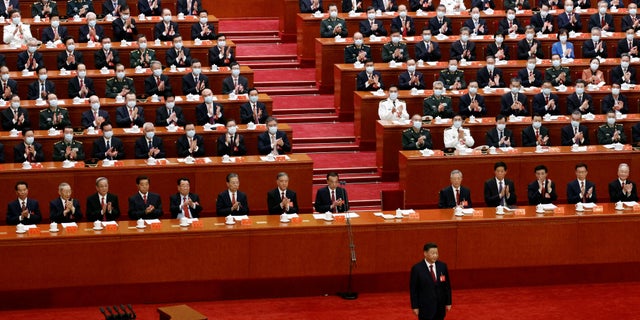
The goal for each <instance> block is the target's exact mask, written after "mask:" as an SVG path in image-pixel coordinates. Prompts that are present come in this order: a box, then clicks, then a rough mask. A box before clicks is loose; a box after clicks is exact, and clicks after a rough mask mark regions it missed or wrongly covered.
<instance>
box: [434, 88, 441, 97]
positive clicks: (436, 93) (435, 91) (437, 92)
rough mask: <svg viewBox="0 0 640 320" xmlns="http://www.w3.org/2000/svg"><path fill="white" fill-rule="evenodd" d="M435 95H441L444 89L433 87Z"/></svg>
mask: <svg viewBox="0 0 640 320" xmlns="http://www.w3.org/2000/svg"><path fill="white" fill-rule="evenodd" d="M433 95H434V96H436V97H439V96H441V95H442V89H433Z"/></svg>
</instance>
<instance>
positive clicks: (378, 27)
mask: <svg viewBox="0 0 640 320" xmlns="http://www.w3.org/2000/svg"><path fill="white" fill-rule="evenodd" d="M360 33H362V36H364V37H370V36H371V35H375V36H376V37H384V36H386V35H387V30H386V29H385V28H384V22H383V21H382V20H378V19H376V10H375V9H374V8H373V7H368V8H367V19H366V20H362V21H360Z"/></svg>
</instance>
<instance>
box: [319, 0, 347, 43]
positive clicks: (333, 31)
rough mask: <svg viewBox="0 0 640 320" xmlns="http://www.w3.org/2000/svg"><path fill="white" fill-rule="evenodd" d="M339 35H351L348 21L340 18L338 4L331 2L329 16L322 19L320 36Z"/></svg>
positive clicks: (330, 36)
mask: <svg viewBox="0 0 640 320" xmlns="http://www.w3.org/2000/svg"><path fill="white" fill-rule="evenodd" d="M338 35H339V36H341V37H343V38H346V37H347V36H348V35H349V33H348V32H347V22H346V21H344V19H341V18H338V6H336V5H335V4H331V5H329V18H327V19H324V20H322V22H321V23H320V37H322V38H333V37H335V36H338Z"/></svg>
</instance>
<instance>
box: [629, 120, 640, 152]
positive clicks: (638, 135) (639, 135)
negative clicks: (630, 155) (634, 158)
mask: <svg viewBox="0 0 640 320" xmlns="http://www.w3.org/2000/svg"><path fill="white" fill-rule="evenodd" d="M631 142H632V144H633V146H640V122H638V123H636V124H634V125H633V127H631Z"/></svg>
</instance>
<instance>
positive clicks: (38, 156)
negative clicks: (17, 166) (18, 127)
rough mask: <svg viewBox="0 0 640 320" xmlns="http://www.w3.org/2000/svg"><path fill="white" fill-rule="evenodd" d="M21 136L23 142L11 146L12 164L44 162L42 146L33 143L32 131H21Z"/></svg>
mask: <svg viewBox="0 0 640 320" xmlns="http://www.w3.org/2000/svg"><path fill="white" fill-rule="evenodd" d="M22 136H23V137H24V138H23V142H22V143H18V144H16V145H15V146H13V162H15V163H23V162H25V161H29V162H44V152H43V151H42V144H40V143H39V142H35V137H34V134H33V130H31V129H23V130H22Z"/></svg>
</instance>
